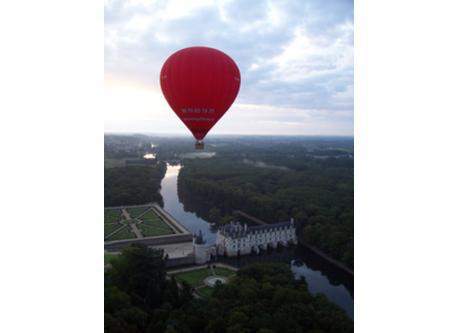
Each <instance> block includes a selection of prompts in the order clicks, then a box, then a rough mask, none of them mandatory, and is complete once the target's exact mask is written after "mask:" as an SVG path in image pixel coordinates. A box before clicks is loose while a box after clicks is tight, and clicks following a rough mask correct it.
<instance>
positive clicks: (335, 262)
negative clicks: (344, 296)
mask: <svg viewBox="0 0 458 333" xmlns="http://www.w3.org/2000/svg"><path fill="white" fill-rule="evenodd" d="M298 238H299V243H300V244H301V245H302V246H303V247H305V248H307V249H309V250H310V251H312V252H313V253H315V254H316V255H318V256H319V257H321V258H323V259H325V260H326V261H328V262H329V263H331V264H333V265H334V266H336V267H338V268H339V269H341V270H343V271H344V272H346V273H348V274H350V275H351V276H352V277H353V270H351V269H350V268H348V267H347V266H345V265H344V264H343V263H341V262H340V261H338V260H336V259H334V258H332V257H330V256H329V255H327V254H326V253H324V252H323V251H321V250H320V249H318V248H317V247H315V246H313V245H310V244H307V243H306V242H305V241H304V240H303V239H302V235H300V236H299V237H298Z"/></svg>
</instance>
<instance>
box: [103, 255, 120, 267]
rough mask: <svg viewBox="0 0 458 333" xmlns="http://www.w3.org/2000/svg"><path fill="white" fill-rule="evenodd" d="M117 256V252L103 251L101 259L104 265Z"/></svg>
mask: <svg viewBox="0 0 458 333" xmlns="http://www.w3.org/2000/svg"><path fill="white" fill-rule="evenodd" d="M117 256H118V255H117V254H109V253H105V254H104V257H103V259H104V260H103V261H104V263H105V265H106V264H110V263H111V261H112V260H113V259H115V258H116V257H117Z"/></svg>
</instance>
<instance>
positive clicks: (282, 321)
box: [105, 245, 353, 333]
mask: <svg viewBox="0 0 458 333" xmlns="http://www.w3.org/2000/svg"><path fill="white" fill-rule="evenodd" d="M165 260H166V259H165V258H164V254H163V252H162V251H158V250H152V249H148V248H147V247H145V246H141V245H136V246H131V247H129V248H126V249H125V250H123V253H122V254H121V255H120V256H118V258H116V259H114V260H113V261H112V266H111V267H110V268H108V269H107V271H106V273H105V332H108V333H114V332H116V333H124V332H126V333H127V332H129V333H136V332H138V333H140V332H167V333H172V332H176V333H178V332H180V333H202V332H208V333H236V332H237V333H240V332H242V333H243V332H246V333H251V332H253V333H262V332H263V333H267V332H281V333H289V332H291V333H293V332H294V333H296V332H297V333H301V332H304V333H307V332H309V333H312V332H313V333H319V332H321V333H326V332H329V333H344V332H345V333H346V332H353V322H352V321H351V320H350V319H349V318H348V317H347V316H346V314H345V312H344V311H343V310H341V309H340V308H339V307H338V306H337V305H334V304H333V303H331V302H329V301H328V300H327V299H326V297H325V296H323V295H321V294H318V295H316V296H314V295H312V294H310V293H309V291H308V288H307V285H306V283H305V281H301V280H295V279H294V278H293V275H292V273H291V271H290V270H289V268H288V266H287V265H286V264H253V265H249V266H246V267H244V268H242V269H240V270H239V271H238V273H237V276H236V277H234V278H233V279H232V280H231V281H230V282H229V283H228V284H226V285H219V286H217V287H216V288H215V290H214V291H213V293H212V294H210V296H208V297H207V298H199V299H198V298H194V297H193V290H192V289H191V287H190V286H189V285H187V284H186V283H184V284H182V285H178V284H177V282H176V280H175V279H174V278H173V277H171V278H167V275H166V272H165Z"/></svg>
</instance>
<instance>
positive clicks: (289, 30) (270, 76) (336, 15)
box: [105, 0, 353, 126]
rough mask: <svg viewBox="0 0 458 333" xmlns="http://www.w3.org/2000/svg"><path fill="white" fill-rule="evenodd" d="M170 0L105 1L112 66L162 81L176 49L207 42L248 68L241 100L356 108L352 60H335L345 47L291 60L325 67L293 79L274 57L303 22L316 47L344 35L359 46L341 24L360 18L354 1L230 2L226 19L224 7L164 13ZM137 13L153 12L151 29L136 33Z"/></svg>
mask: <svg viewBox="0 0 458 333" xmlns="http://www.w3.org/2000/svg"><path fill="white" fill-rule="evenodd" d="M166 3H167V2H166V1H159V2H152V4H151V5H148V6H143V5H136V6H132V5H129V6H128V5H126V3H125V2H124V1H120V0H116V1H110V2H108V3H107V4H106V6H105V24H106V36H107V37H106V39H108V37H109V35H110V34H112V35H113V36H116V37H113V40H114V42H113V44H112V45H110V44H109V43H107V45H106V47H105V68H106V72H107V73H114V74H119V75H130V76H133V77H137V78H138V79H141V80H143V81H144V82H147V83H148V84H150V85H152V86H154V87H157V86H158V79H157V77H158V75H159V71H160V68H161V66H162V63H163V62H164V61H165V59H166V58H167V57H168V56H169V55H170V54H171V53H172V52H174V51H176V50H178V49H181V48H183V47H187V46H192V45H206V46H211V47H215V48H218V49H221V50H222V51H224V52H226V53H228V54H229V55H230V56H231V57H232V58H234V60H235V61H236V62H237V64H238V65H239V68H240V70H241V73H242V89H241V90H240V94H239V97H238V99H237V101H238V102H239V103H247V104H264V105H273V106H281V107H291V108H298V109H316V110H327V112H331V113H336V114H338V113H339V112H342V110H352V109H353V96H352V95H351V94H348V93H347V91H348V90H349V89H351V88H352V87H353V65H349V66H346V67H345V66H344V67H342V68H339V67H338V66H336V61H339V59H336V58H337V57H339V56H341V55H340V54H336V55H335V56H334V55H333V54H331V55H326V56H324V55H322V54H320V53H319V52H318V53H317V54H316V55H310V56H309V57H308V58H307V62H304V61H303V60H302V59H301V58H300V57H299V58H298V59H296V60H297V62H293V61H292V62H290V63H288V64H287V65H288V70H290V71H292V73H297V72H299V74H300V72H301V71H303V70H304V69H306V70H308V71H310V72H314V71H315V72H316V73H318V74H316V75H315V74H314V75H312V76H305V75H304V77H303V78H302V77H301V76H300V75H298V79H297V80H292V81H288V80H285V78H284V77H282V75H279V73H278V71H279V66H278V64H275V63H273V62H272V59H274V58H275V57H278V56H280V55H281V54H282V52H284V51H285V49H286V48H287V47H288V46H289V45H290V44H291V43H292V42H293V41H294V38H295V31H297V29H303V30H304V32H305V33H306V34H307V35H310V36H312V37H313V41H314V42H315V41H317V42H316V43H318V44H317V45H318V46H317V47H319V46H320V45H328V44H330V43H333V42H335V41H336V40H338V42H339V44H338V45H337V46H336V51H339V52H340V51H341V49H343V50H345V48H346V47H348V48H351V49H352V48H353V34H352V32H351V33H349V32H348V31H346V32H345V33H344V32H342V31H340V30H339V27H340V26H343V25H345V24H351V25H352V24H353V2H352V1H345V0H335V1H302V0H300V1H299V0H298V1H294V0H291V1H287V0H284V1H271V2H269V1H231V2H229V3H227V5H225V6H224V9H223V13H224V16H226V18H227V20H226V19H225V18H224V17H222V16H221V13H222V12H221V8H218V6H206V7H202V8H199V9H196V10H195V11H193V12H192V13H191V15H187V16H182V17H178V18H170V19H165V18H164V17H161V16H160V15H158V13H159V12H160V11H161V10H164V8H165V7H166ZM272 8H276V9H272ZM272 10H274V11H276V12H277V13H278V16H279V20H278V22H277V23H276V24H273V23H272V22H271V21H269V20H270V17H269V15H270V14H271V12H272ZM136 15H137V16H142V15H143V16H144V17H146V18H147V19H148V18H151V22H150V23H149V24H147V27H146V28H145V29H143V30H141V29H140V30H139V31H134V32H132V31H129V29H128V23H129V22H131V21H132V19H133V18H135V16H136ZM250 24H252V25H253V28H252V29H249V26H250ZM247 27H248V28H247ZM132 36H133V39H132V38H131V37H132ZM330 50H331V51H332V50H333V49H332V48H331V49H330ZM255 64H256V65H255ZM253 65H255V66H254V68H253ZM256 66H257V68H256ZM323 112H324V111H323ZM345 112H347V111H345ZM346 126H347V125H346Z"/></svg>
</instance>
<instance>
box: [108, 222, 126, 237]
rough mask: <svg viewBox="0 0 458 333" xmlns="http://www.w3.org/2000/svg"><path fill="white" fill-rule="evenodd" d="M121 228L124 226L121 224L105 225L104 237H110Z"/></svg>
mask: <svg viewBox="0 0 458 333" xmlns="http://www.w3.org/2000/svg"><path fill="white" fill-rule="evenodd" d="M121 227H122V225H121V224H119V223H112V224H111V223H110V224H108V223H105V225H104V228H105V232H104V236H105V237H106V236H108V235H109V234H111V233H112V232H113V231H115V230H116V229H119V228H121Z"/></svg>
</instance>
